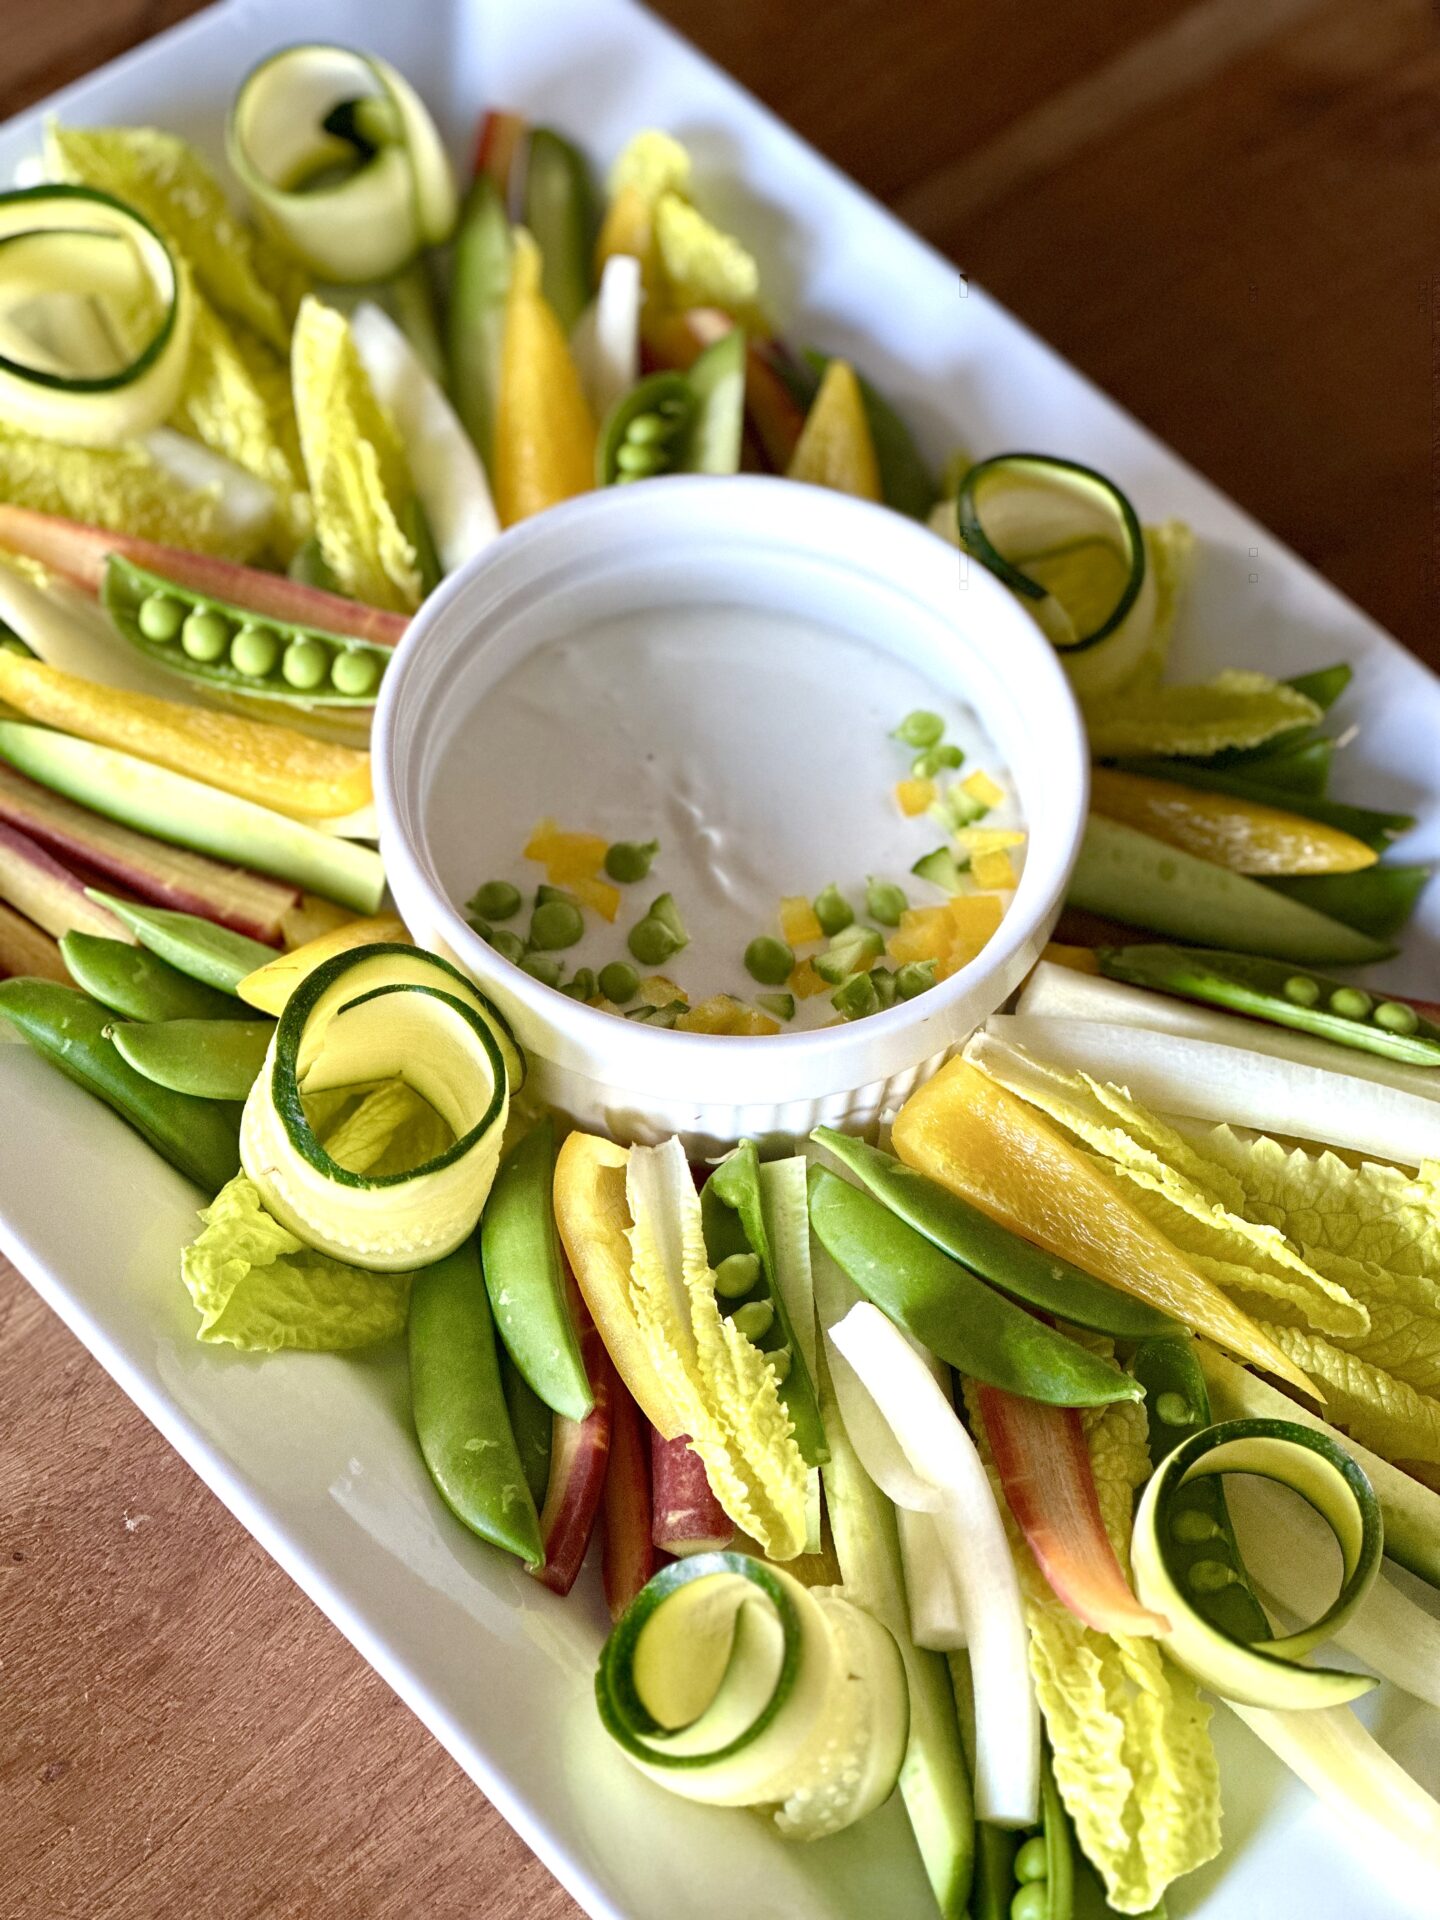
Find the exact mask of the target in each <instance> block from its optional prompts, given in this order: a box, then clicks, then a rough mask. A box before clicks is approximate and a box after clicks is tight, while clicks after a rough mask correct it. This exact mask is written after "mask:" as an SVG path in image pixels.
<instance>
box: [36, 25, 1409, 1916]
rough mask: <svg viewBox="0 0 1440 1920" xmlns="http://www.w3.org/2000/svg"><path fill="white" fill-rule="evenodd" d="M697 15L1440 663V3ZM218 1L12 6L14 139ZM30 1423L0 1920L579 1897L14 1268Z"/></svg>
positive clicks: (1012, 296)
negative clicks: (138, 46)
mask: <svg viewBox="0 0 1440 1920" xmlns="http://www.w3.org/2000/svg"><path fill="white" fill-rule="evenodd" d="M659 10H660V11H661V12H662V13H664V14H665V15H666V16H667V17H668V18H669V19H671V20H672V21H673V22H674V23H675V24H676V25H677V26H678V27H680V28H681V30H682V31H685V32H687V33H689V34H691V35H692V37H694V38H695V39H696V40H697V41H698V42H699V43H700V44H701V45H702V46H704V47H705V49H706V50H707V51H708V52H710V53H711V54H713V56H714V57H715V58H716V59H717V60H719V61H720V63H721V64H722V65H725V66H727V67H729V68H730V69H731V70H732V71H733V72H735V73H736V74H737V76H738V77H739V78H740V79H741V80H743V81H744V82H745V83H746V84H747V85H748V86H750V87H751V88H753V90H754V91H755V92H757V93H758V94H759V95H760V96H761V97H762V98H763V99H764V100H766V102H767V103H768V104H769V105H771V106H772V107H774V108H775V110H776V111H777V112H778V113H780V114H781V115H782V116H783V117H784V118H786V119H787V120H789V121H791V123H792V124H793V125H795V126H796V127H797V129H798V130H799V131H800V132H801V133H802V134H803V135H805V137H806V138H808V139H810V140H812V141H813V142H815V144H816V145H817V146H819V147H820V148H821V149H822V150H824V151H825V152H826V153H828V154H829V155H830V157H831V158H832V159H834V160H835V161H836V162H837V163H838V164H839V165H840V166H841V167H843V168H845V169H846V170H847V171H848V172H850V173H852V174H854V175H855V176H856V178H858V179H859V180H861V181H862V182H863V183H864V184H865V185H867V186H868V187H870V188H871V190H872V191H874V192H875V193H877V194H878V195H879V196H880V197H881V198H883V199H885V200H887V201H888V202H890V203H891V204H892V205H893V206H895V208H896V209H897V211H899V212H900V213H901V214H902V215H903V216H904V217H906V218H908V219H910V220H911V221H912V222H913V223H914V224H916V225H917V226H918V227H919V228H920V229H921V231H923V232H924V233H926V235H927V236H928V237H929V238H931V239H932V240H934V241H935V242H936V243H937V244H938V245H940V246H941V247H943V248H944V249H945V250H946V251H947V252H949V253H950V254H951V255H952V256H953V257H954V258H955V259H956V260H957V261H958V262H959V263H960V264H961V265H962V266H963V267H964V268H965V269H966V270H967V271H968V272H969V273H971V274H972V275H973V277H974V278H975V279H976V280H978V281H979V282H981V283H982V284H984V285H986V286H987V287H989V288H990V289H991V290H992V291H993V292H995V293H996V294H998V295H999V296H1000V297H1001V298H1002V299H1003V300H1005V301H1006V302H1007V303H1008V304H1009V305H1010V306H1011V307H1012V308H1014V309H1015V311H1016V312H1017V313H1019V314H1020V315H1021V316H1022V317H1023V318H1024V319H1026V320H1027V321H1029V322H1030V323H1031V324H1032V325H1033V326H1035V327H1036V328H1037V329H1038V331H1039V332H1041V333H1042V334H1043V335H1045V336H1046V337H1047V338H1048V339H1050V340H1051V341H1052V342H1053V343H1054V344H1055V346H1056V347H1057V348H1058V349H1059V350H1060V351H1061V352H1062V353H1064V354H1065V355H1067V356H1068V357H1069V358H1071V359H1072V360H1074V361H1075V362H1076V363H1077V364H1078V365H1079V366H1081V367H1082V368H1083V369H1084V370H1085V371H1086V372H1087V373H1089V374H1090V375H1092V377H1094V378H1095V379H1096V380H1097V381H1099V383H1100V384H1101V385H1102V386H1104V387H1106V388H1107V389H1109V390H1110V391H1111V392H1112V393H1114V394H1115V396H1116V397H1117V398H1118V399H1119V400H1121V401H1122V402H1123V403H1124V404H1125V405H1127V406H1129V407H1130V408H1132V409H1133V410H1134V411H1135V412H1136V413H1137V414H1138V415H1139V416H1140V417H1141V418H1142V419H1143V420H1145V421H1146V422H1147V423H1148V424H1149V425H1150V426H1152V427H1153V428H1154V429H1155V430H1156V431H1157V432H1158V433H1159V434H1160V435H1161V436H1162V437H1163V438H1165V439H1167V440H1169V441H1170V442H1171V443H1172V444H1173V445H1175V446H1176V447H1177V449H1178V450H1179V451H1180V452H1181V453H1182V454H1184V455H1186V456H1187V457H1188V458H1189V459H1191V460H1192V461H1194V463H1195V464H1196V465H1197V466H1199V467H1200V468H1201V469H1202V470H1203V471H1205V472H1206V473H1208V474H1209V475H1210V476H1211V477H1212V478H1213V479H1215V480H1216V481H1217V482H1218V483H1219V484H1220V485H1221V486H1222V487H1224V488H1225V489H1226V490H1227V491H1229V492H1231V493H1233V494H1234V495H1235V496H1236V498H1237V499H1238V500H1240V501H1241V502H1242V504H1244V505H1245V506H1247V507H1249V508H1250V509H1251V510H1253V511H1254V512H1255V513H1256V514H1258V516H1259V517H1260V518H1261V519H1262V520H1264V521H1265V522H1267V523H1268V524H1269V525H1270V526H1271V527H1273V528H1274V529H1275V531H1276V532H1277V533H1278V534H1279V535H1280V536H1281V538H1283V539H1285V540H1287V541H1289V542H1290V543H1291V544H1292V545H1294V546H1295V547H1297V548H1298V549H1299V551H1300V552H1302V553H1303V554H1304V555H1305V556H1306V557H1307V558H1308V559H1310V560H1311V561H1312V562H1314V564H1315V565H1317V566H1318V567H1319V568H1321V570H1322V571H1324V572H1325V573H1327V574H1328V575H1329V576H1330V577H1331V578H1332V579H1334V580H1335V581H1336V582H1337V583H1338V584H1339V585H1340V586H1341V587H1342V588H1343V589H1344V590H1345V591H1346V592H1348V593H1350V594H1351V595H1352V596H1353V597H1354V598H1355V599H1356V600H1358V601H1359V602H1360V604H1361V605H1362V606H1364V607H1365V608H1367V610H1369V611H1370V612H1372V613H1373V614H1375V615H1376V616H1377V617H1378V618H1379V619H1380V620H1382V621H1383V622H1384V623H1385V624H1386V625H1387V626H1389V627H1390V628H1391V629H1392V631H1394V632H1395V633H1397V634H1398V635H1399V637H1400V638H1401V639H1402V640H1403V641H1404V642H1405V643H1406V644H1407V645H1408V646H1410V647H1412V648H1413V649H1414V650H1415V651H1417V652H1418V653H1420V654H1422V655H1423V656H1424V657H1426V658H1428V659H1429V660H1430V661H1431V663H1432V664H1435V665H1440V640H1437V628H1436V621H1435V614H1436V610H1437V608H1436V584H1435V583H1436V565H1435V561H1436V539H1437V528H1436V512H1435V504H1434V503H1435V488H1434V486H1433V484H1432V478H1431V461H1432V435H1433V430H1434V422H1435V412H1434V408H1433V404H1432V385H1433V383H1434V381H1435V379H1436V371H1437V354H1436V345H1435V343H1436V339H1437V311H1440V309H1437V300H1436V294H1435V282H1436V258H1435V255H1436V245H1437V241H1436V235H1437V233H1440V166H1437V164H1436V163H1437V159H1440V117H1437V116H1436V114H1435V111H1434V101H1435V99H1436V97H1437V90H1440V34H1437V29H1436V23H1435V16H1434V13H1433V11H1432V9H1431V7H1430V6H1429V5H1427V4H1426V0H1004V3H1003V5H1002V4H1001V0H985V3H983V4H982V3H981V0H971V3H970V4H966V5H957V4H956V0H906V4H905V5H904V6H896V5H895V4H894V0H830V3H829V4H827V5H826V6H824V7H817V6H814V5H813V4H811V3H810V0H729V3H728V4H727V5H726V6H724V7H715V6H712V5H706V4H703V0H663V4H662V5H661V6H660V9H659ZM191 11H193V8H192V6H191V5H190V4H189V3H188V0H0V24H3V26H4V29H5V34H4V43H5V61H4V63H3V71H0V116H3V115H5V114H8V113H11V112H14V111H15V110H17V109H18V108H20V107H21V106H23V105H25V104H27V103H28V102H29V101H30V100H32V99H34V98H37V97H39V96H40V95H42V94H44V93H47V92H49V91H51V90H52V89H53V88H55V87H57V86H60V85H62V84H64V82H66V81H67V80H69V79H72V78H73V77H75V76H76V75H77V74H79V73H81V72H83V71H85V70H86V69H87V68H89V67H92V66H94V65H96V64H98V63H100V62H101V61H104V60H107V59H110V58H111V57H113V56H114V55H115V54H116V53H118V52H120V51H122V50H123V48H125V47H126V46H128V45H131V44H133V43H134V42H135V41H137V40H139V39H141V38H143V37H145V36H146V35H148V34H150V33H154V32H156V31H158V30H159V29H160V28H162V27H164V26H166V25H168V24H170V23H171V22H172V21H174V20H176V19H179V18H181V17H183V16H184V15H185V14H186V13H188V12H191ZM1437 444H1440V443H1437ZM1059 450H1060V451H1070V452H1078V453H1081V454H1082V455H1083V451H1084V450H1083V449H1073V448H1072V449H1059ZM1436 457H1437V458H1440V453H1437V455H1436ZM1154 504H1155V507H1156V509H1157V510H1158V509H1159V508H1161V507H1162V506H1163V503H1158V502H1157V503H1154ZM0 1124H13V1120H12V1117H11V1116H8V1115H6V1116H0ZM0 1409H3V1415H0V1663H3V1665H0V1859H3V1860H4V1863H5V1872H4V1873H3V1875H0V1920H22V1917H23V1920H42V1917H43V1920H211V1917H212V1916H213V1917H214V1920H251V1916H253V1917H254V1920H261V1916H264V1920H275V1917H288V1916H292V1915H293V1916H296V1917H297V1920H298V1917H299V1916H301V1915H304V1916H306V1920H311V1917H312V1916H314V1917H316V1920H318V1917H319V1916H326V1920H329V1916H336V1917H337V1920H412V1917H413V1916H419V1915H424V1916H426V1920H451V1917H452V1916H453V1920H462V1916H466V1917H468V1916H475V1915H481V1916H486V1920H511V1916H514V1917H515V1920H519V1916H525V1917H526V1920H560V1917H561V1916H573V1915H574V1914H575V1913H576V1912H577V1911H578V1909H576V1908H575V1906H574V1905H573V1903H572V1902H571V1901H570V1900H569V1899H568V1898H567V1897H566V1896H565V1895H564V1894H563V1893H562V1892H561V1891H560V1890H559V1889H558V1888H557V1887H556V1886H555V1885H554V1883H553V1882H552V1881H551V1880H550V1879H549V1877H548V1875H546V1874H545V1872H544V1871H543V1869H542V1868H540V1867H539V1866H538V1864H537V1863H536V1862H535V1861H534V1860H533V1859H532V1858H531V1856H530V1855H529V1854H528V1853H527V1851H526V1850H525V1848H524V1847H523V1845H522V1844H521V1843H520V1842H519V1841H518V1840H517V1839H516V1838H515V1836H514V1835H512V1834H510V1833H509V1831H508V1830H507V1829H506V1828H505V1827H504V1826H503V1825H502V1824H501V1823H500V1822H499V1820H498V1818H497V1816H496V1815H495V1814H494V1812H493V1811H492V1810H491V1809H490V1808H489V1807H488V1806H487V1805H486V1803H485V1802H484V1800H483V1799H482V1798H481V1796H480V1795H479V1793H478V1792H477V1791H476V1790H475V1789H474V1788H473V1787H472V1786H470V1784H469V1783H468V1782H467V1781H466V1780H465V1779H464V1778H463V1776H462V1775H461V1774H460V1773H459V1771H458V1769H457V1768H456V1767H455V1766H454V1764H453V1763H452V1762H451V1761H450V1760H449V1758H448V1757H447V1756H446V1755H445V1754H444V1753H443V1752H442V1751H441V1750H440V1749H439V1748H438V1747H437V1746H436V1745H435V1744H434V1742H433V1741H431V1740H430V1738H429V1736H428V1735H426V1734H425V1733H424V1732H423V1731H422V1730H421V1728H420V1727H419V1725H418V1724H417V1723H416V1722H415V1721H414V1720H413V1719H412V1718H411V1717H410V1715H409V1714H408V1712H407V1711H406V1710H405V1709H404V1708H403V1707H401V1706H400V1705H399V1704H398V1702H397V1701H396V1700H395V1699H394V1697H393V1696H392V1695H391V1694H390V1693H389V1692H388V1690H387V1689H386V1688H385V1687H384V1686H383V1685H382V1683H381V1682H380V1681H379V1680H378V1679H377V1678H376V1677H375V1676H374V1675H373V1674H372V1673H371V1672H370V1671H369V1669H368V1668H367V1667H366V1666H365V1665H364V1664H363V1662H362V1661H361V1660H360V1659H359V1658H358V1656H357V1655H356V1654H354V1653H353V1652H352V1651H351V1649H350V1648H349V1647H348V1646H347V1645H346V1643H345V1642H344V1641H343V1640H341V1639H340V1637H339V1636H338V1635H337V1634H336V1633H335V1632H333V1630H332V1629H331V1628H330V1627H329V1626H328V1624H327V1623H326V1622H325V1621H324V1620H323V1619H322V1618H321V1616H320V1615H319V1614H318V1613H316V1611H315V1610H314V1609H313V1608H312V1607H311V1605H310V1603H309V1602H308V1601H307V1600H305V1599H304V1597H303V1596H302V1595H301V1594H300V1593H299V1592H298V1590H297V1589H296V1588H294V1587H293V1586H292V1585H291V1584H290V1582H289V1581H288V1579H287V1578H286V1577H285V1576H284V1575H283V1574H282V1573H281V1572H280V1571H279V1570H278V1569H277V1568H276V1567H275V1566H274V1565H273V1564H272V1563H271V1562H270V1561H269V1560H268V1559H267V1558H266V1557H265V1556H264V1555H263V1554H262V1553H261V1551H260V1549H259V1548H258V1547H257V1546H255V1544H254V1543H253V1542H252V1541H251V1540H250V1538H249V1537H248V1535H246V1534H245V1532H244V1531H243V1529H241V1528H240V1527H239V1525H238V1524H237V1523H236V1522H235V1521H234V1520H232V1519H231V1518H230V1516H229V1515H228V1514H227V1513H226V1512H225V1510H224V1509H223V1508H222V1507H221V1506H220V1505H219V1504H218V1502H216V1501H215V1500H214V1499H212V1498H211V1496H210V1495H209V1494H208V1493H207V1491H206V1490H205V1489H204V1488H203V1487H202V1486H201V1485H200V1483H199V1482H198V1481H196V1480H195V1479H194V1477H193V1476H192V1475H191V1473H190V1471H189V1469H188V1468H186V1467H185V1466H184V1465H183V1464H182V1463H181V1462H180V1461H179V1459H178V1458H177V1457H176V1456H175V1455H174V1454H172V1453H171V1452H170V1450H169V1449H168V1448H167V1447H166V1446H165V1445H164V1444H163V1443H162V1442H161V1441H160V1439H159V1438H158V1436H157V1435H155V1434H154V1433H153V1432H152V1430H151V1429H150V1428H149V1427H148V1426H147V1424H146V1423H145V1421H144V1420H143V1418H142V1417H141V1416H140V1414H139V1413H137V1412H136V1410H135V1409H134V1408H133V1407H132V1406H131V1405H130V1404H129V1402H128V1401H127V1400H126V1399H125V1398H124V1396H123V1395H122V1394H121V1393H120V1391H119V1389H118V1388H116V1387H115V1386H114V1385H113V1384H112V1383H111V1382H110V1381H109V1380H108V1379H107V1378H106V1377H105V1375H104V1374H102V1373H101V1372H100V1370H99V1369H98V1368H97V1367H96V1366H94V1365H93V1363H92V1362H90V1360H89V1359H88V1358H87V1357H86V1356H85V1354H84V1353H83V1351H82V1350H81V1349H80V1347H79V1346H78V1345H77V1344H76V1342H75V1341H74V1340H73V1339H72V1338H71V1336H70V1335H69V1333H68V1332H66V1330H65V1329H64V1328H63V1327H62V1326H61V1325H60V1324H59V1322H58V1321H56V1320H54V1319H53V1318H52V1317H51V1316H50V1315H49V1314H48V1313H47V1312H46V1310H45V1309H44V1308H43V1307H42V1306H41V1305H40V1304H39V1302H38V1300H37V1299H36V1298H35V1296H33V1295H32V1294H31V1293H30V1292H29V1290H28V1288H26V1287H25V1286H24V1284H23V1283H22V1281H21V1280H20V1279H19V1277H18V1276H17V1275H16V1274H15V1273H14V1270H13V1269H10V1268H7V1267H5V1266H4V1264H3V1263H0Z"/></svg>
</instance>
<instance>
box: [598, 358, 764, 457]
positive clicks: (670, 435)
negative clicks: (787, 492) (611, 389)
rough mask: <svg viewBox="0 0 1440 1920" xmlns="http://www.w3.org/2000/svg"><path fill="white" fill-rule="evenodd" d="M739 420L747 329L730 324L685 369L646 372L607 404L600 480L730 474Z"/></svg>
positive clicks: (739, 434) (742, 422) (737, 449)
mask: <svg viewBox="0 0 1440 1920" xmlns="http://www.w3.org/2000/svg"><path fill="white" fill-rule="evenodd" d="M744 426H745V335H744V332H743V331H742V329H741V328H739V327H733V328H732V329H731V330H730V332H729V333H726V334H722V335H721V337H720V338H719V339H718V340H717V341H715V342H714V344H713V345H711V346H708V347H707V348H706V349H705V351H704V353H702V354H701V355H700V357H699V359H698V360H697V361H696V362H695V364H694V365H693V366H692V367H690V368H689V369H688V370H687V371H686V372H684V373H652V374H649V375H647V377H646V378H645V379H643V380H641V381H639V382H638V383H637V384H636V385H635V386H633V387H632V388H631V389H630V391H629V392H628V393H626V394H622V395H621V397H620V398H619V399H618V400H617V401H616V403H615V405H614V406H613V407H612V408H611V410H610V414H609V417H608V418H607V419H606V421H605V424H604V426H603V427H602V429H601V432H600V438H599V441H598V442H597V444H596V449H595V467H596V480H597V483H598V484H599V485H600V486H602V487H609V486H615V485H617V484H621V483H623V482H625V481H629V480H649V479H654V478H656V477H657V476H659V475H660V474H665V473H736V472H738V471H739V467H740V444H741V438H742V435H743V432H744Z"/></svg>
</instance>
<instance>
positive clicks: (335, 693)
mask: <svg viewBox="0 0 1440 1920" xmlns="http://www.w3.org/2000/svg"><path fill="white" fill-rule="evenodd" d="M100 599H101V603H102V605H103V606H104V608H105V611H106V613H108V614H109V616H110V620H111V623H112V624H113V626H114V627H115V630H116V632H117V633H119V635H120V636H121V638H122V639H123V640H125V641H127V642H128V643H129V644H130V645H131V646H132V647H134V649H135V650H136V652H137V653H140V654H143V655H144V657H145V658H146V659H147V660H153V661H154V662H155V663H156V665H158V666H161V667H165V668H167V669H168V670H169V671H170V672H171V673H177V674H180V675H182V676H183V677H184V678H186V679H188V680H194V681H197V682H200V683H202V684H203V685H205V686H207V687H224V688H228V689H230V690H231V691H232V692H236V693H249V694H262V695H263V696H264V697H265V698H266V699H267V700H289V701H303V702H304V703H305V704H306V705H310V706H338V707H354V706H370V705H371V704H372V703H373V702H374V699H375V696H376V694H377V693H378V692H379V688H380V680H381V677H382V675H383V674H384V672H385V668H386V667H387V665H388V664H389V661H390V657H391V654H392V653H393V651H394V649H393V648H391V647H386V646H381V645H379V644H377V643H376V642H375V641H373V640H360V639H357V638H356V637H355V636H354V635H351V634H343V633H328V632H324V631H322V629H320V628H319V627H308V626H301V625H298V624H296V623H295V622H293V621H286V620H279V619H275V618H273V617H272V616H269V615H261V614H257V613H251V612H248V611H247V610H246V609H245V608H244V607H240V606H236V605H234V604H233V603H231V602H229V601H226V600H216V599H213V598H212V597H210V596H209V595H205V594H198V593H196V592H194V590H193V589H191V588H189V587H184V586H179V585H177V584H176V582H175V581H173V580H167V579H166V578H165V577H164V576H163V575H162V574H158V573H152V572H150V571H149V570H148V569H147V568H145V567H139V566H136V565H135V563H134V562H133V561H132V560H126V559H124V558H123V557H122V556H121V555H120V554H118V553H112V554H111V555H110V558H109V559H108V560H107V562H106V564H105V578H104V580H103V582H102V583H101V587H100Z"/></svg>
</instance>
